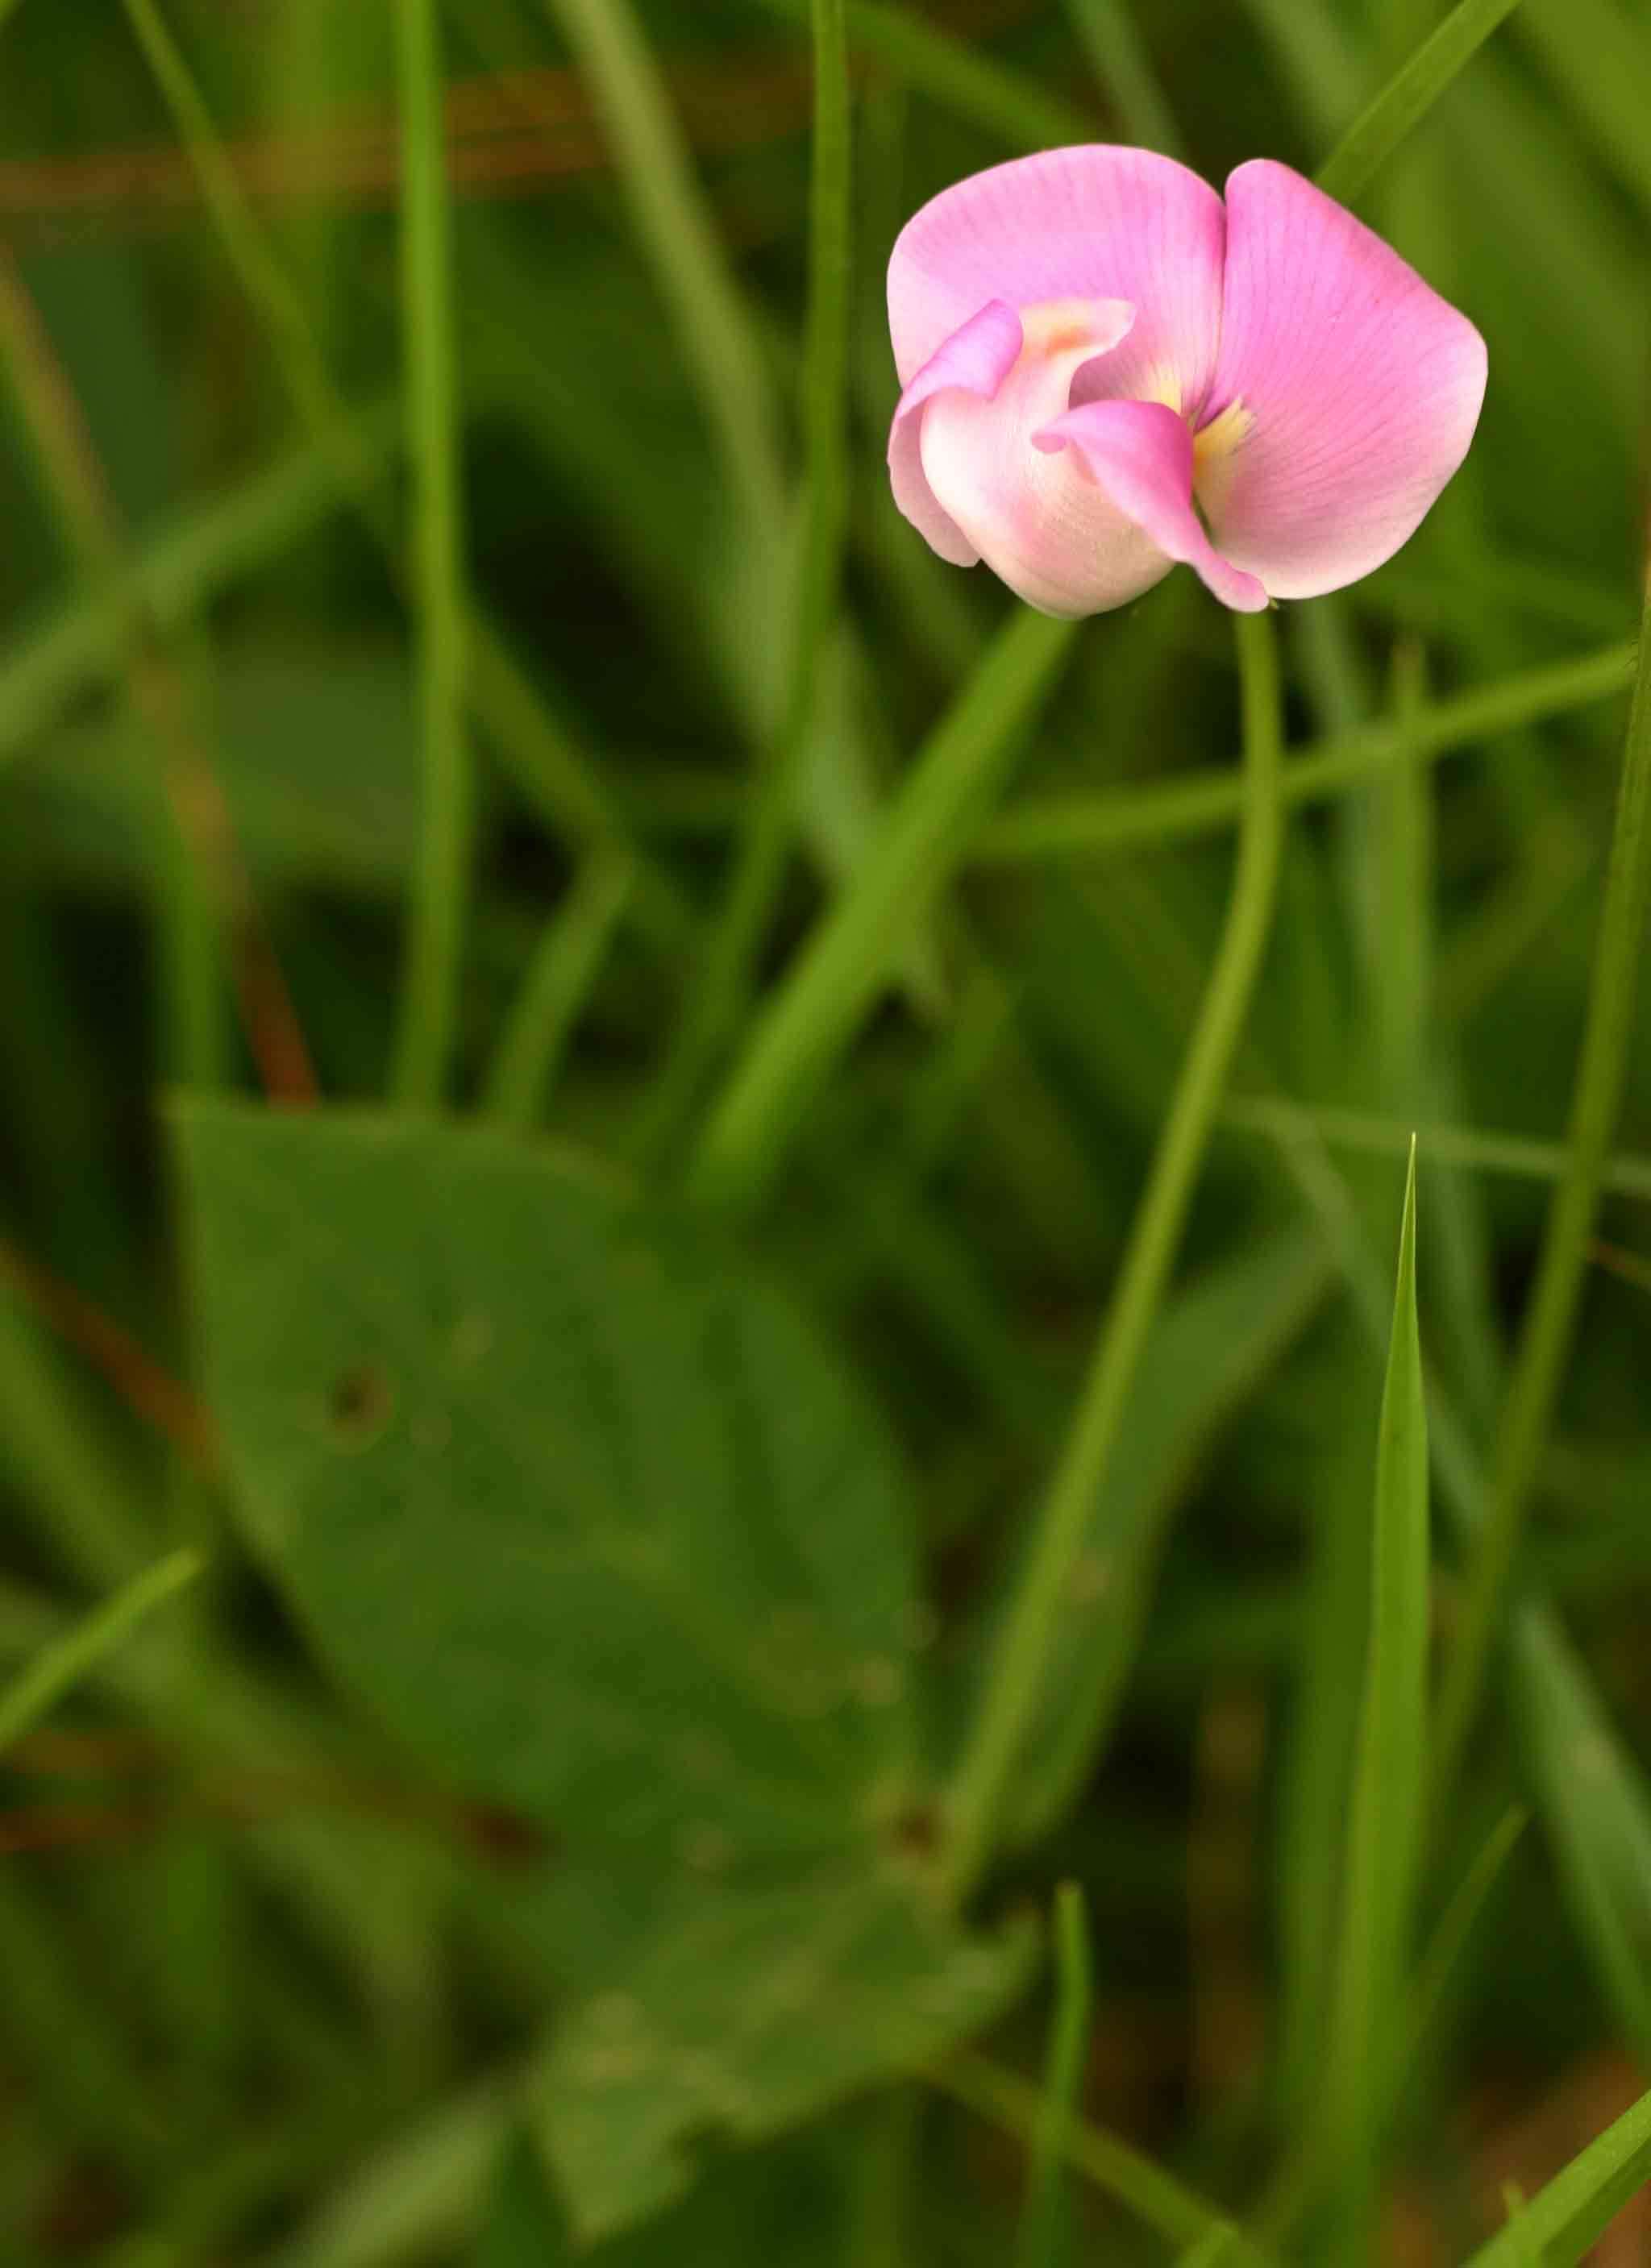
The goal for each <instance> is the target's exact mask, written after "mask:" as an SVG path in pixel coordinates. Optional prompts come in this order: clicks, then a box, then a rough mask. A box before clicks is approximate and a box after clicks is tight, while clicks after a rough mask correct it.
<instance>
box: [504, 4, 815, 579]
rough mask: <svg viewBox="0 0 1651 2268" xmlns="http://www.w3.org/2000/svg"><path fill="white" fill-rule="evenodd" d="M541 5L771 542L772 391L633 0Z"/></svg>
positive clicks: (777, 508)
mask: <svg viewBox="0 0 1651 2268" xmlns="http://www.w3.org/2000/svg"><path fill="white" fill-rule="evenodd" d="M544 4H545V9H546V12H547V13H548V14H549V15H550V16H552V17H553V18H555V19H556V21H557V22H558V23H559V24H560V26H561V27H562V30H563V33H564V35H565V37H566V39H567V41H568V44H569V46H570V47H571V48H572V50H573V53H574V55H575V58H576V60H577V61H578V63H579V69H580V71H581V73H582V74H583V76H584V77H585V79H586V83H587V85H589V87H590V90H591V95H592V99H593V101H594V103H595V105H596V107H597V110H598V112H599V114H600V115H601V122H602V125H603V129H604V130H605V131H606V133H607V136H608V141H609V142H610V143H611V144H612V146H613V151H614V155H615V160H616V170H617V173H618V178H619V184H620V188H621V189H622V190H623V194H624V196H625V198H626V201H627V202H628V203H629V204H630V209H631V214H632V217H633V220H634V222H635V225H636V229H637V233H638V236H639V237H640V239H641V240H642V242H643V244H644V245H645V247H647V249H648V251H649V253H650V254H651V256H652V268H653V273H654V276H655V277H656V279H657V280H658V283H659V285H660V291H661V292H662V293H663V294H664V296H665V298H666V299H667V302H668V303H669V306H670V308H671V313H672V314H673V316H674V320H675V323H676V329H677V335H678V337H679V338H680V340H681V342H682V351H683V354H684V356H685V357H686V358H687V362H688V367H689V372H690V373H691V374H692V376H693V379H694V381H695V384H696V385H697V387H698V390H699V396H700V403H701V407H702V409H703V411H704V416H705V418H706V421H707V423H709V424H710V426H711V431H712V433H713V434H714V435H715V437H716V439H717V442H718V445H719V447H720V449H721V451H722V455H723V459H724V461H725V463H726V466H727V468H728V474H729V477H730V479H731V480H732V482H733V486H734V488H735V490H736V491H737V492H738V494H739V495H740V497H741V499H742V501H743V504H744V505H745V509H746V512H747V513H748V517H749V519H750V520H751V522H752V525H753V527H755V528H756V529H758V530H761V531H762V532H763V534H769V535H771V534H773V533H774V532H775V531H776V530H777V529H778V527H779V525H780V523H781V521H782V519H783V518H784V514H785V478H784V473H783V469H782V457H781V449H780V431H779V418H778V412H777V409H776V406H775V401H774V398H773V388H772V386H771V385H770V379H769V374H768V369H767V365H766V363H765V361H764V358H763V350H762V344H761V342H760V340H759V339H758V337H757V335H756V331H755V327H754V325H753V324H752V322H751V320H750V318H749V316H748V313H747V312H746V309H745V306H744V305H743V303H742V301H741V297H740V292H739V289H738V287H737V285H736V284H735V283H734V280H733V275H732V273H731V271H730V269H729V266H728V263H727V261H726V259H725V258H724V257H723V254H722V249H721V247H720V245H719V241H718V238H717V232H716V228H715V226H714V225H713V222H712V219H711V210H710V206H709V203H708V202H707V200H706V198H705V197H704V195H703V193H702V192H701V190H700V188H699V185H698V182H697V180H696V179H695V175H694V166H693V159H692V157H691V155H690V152H689V146H688V143H687V140H686V138H685V136H683V133H682V129H681V127H680V125H679V124H678V122H677V119H676V114H675V113H674V110H673V109H672V107H671V103H670V99H669V96H668V95H667V92H666V88H665V85H664V82H663V79H662V78H661V76H660V70H659V68H658V66H657V65H656V63H654V60H653V57H652V53H651V52H650V50H649V48H648V44H647V42H646V40H645V39H644V37H643V34H642V31H641V27H640V26H639V25H638V21H637V18H636V16H635V13H634V12H633V11H632V9H631V8H630V4H629V0H544Z"/></svg>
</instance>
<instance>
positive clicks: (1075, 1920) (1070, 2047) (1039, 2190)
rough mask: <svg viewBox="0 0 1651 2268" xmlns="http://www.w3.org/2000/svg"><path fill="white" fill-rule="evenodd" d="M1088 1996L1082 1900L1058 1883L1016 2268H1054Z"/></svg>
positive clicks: (1073, 1887)
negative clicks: (1046, 2031) (1045, 2046)
mask: <svg viewBox="0 0 1651 2268" xmlns="http://www.w3.org/2000/svg"><path fill="white" fill-rule="evenodd" d="M1094 1991H1095V1980H1094V1976H1093V1971H1092V1964H1091V1961H1090V1955H1089V1936H1088V1930H1087V1925H1086V1922H1085V1919H1084V1903H1083V1892H1082V1891H1081V1890H1080V1889H1079V1887H1078V1885H1077V1884H1076V1883H1075V1882H1063V1883H1062V1884H1061V1885H1060V1887H1059V1889H1058V1890H1057V1891H1056V1893H1055V2025H1054V2029H1053V2031H1052V2033H1051V2034H1050V2046H1049V2064H1048V2068H1047V2069H1046V2071H1045V2073H1044V2075H1043V2117H1042V2119H1041V2121H1040V2123H1039V2126H1038V2132H1037V2139H1036V2145H1035V2147H1034V2149H1033V2154H1032V2165H1031V2170H1030V2172H1029V2174H1028V2181H1027V2194H1026V2203H1025V2205H1024V2206H1023V2207H1022V2209H1021V2234H1020V2241H1019V2243H1018V2245H1017V2247H1016V2251H1015V2261H1016V2268H1058V2263H1059V2261H1060V2258H1061V2247H1062V2227H1063V2217H1062V2207H1063V2204H1064V2195H1063V2190H1064V2183H1065V2159H1066V2153H1067V2148H1068V2135H1069V2133H1070V2130H1071V2127H1072V2111H1073V2106H1074V2104H1075V2103H1076V2102H1077V2101H1078V2098H1079V2095H1080V2090H1081V2088H1082V2085H1083V2068H1084V2053H1085V2050H1086V2049H1087V2045H1088V2041H1089V2012H1090V2007H1091V2004H1092V2002H1093V1999H1094Z"/></svg>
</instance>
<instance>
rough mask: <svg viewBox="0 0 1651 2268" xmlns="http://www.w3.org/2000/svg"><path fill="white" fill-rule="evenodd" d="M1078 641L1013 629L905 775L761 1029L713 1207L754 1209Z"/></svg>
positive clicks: (704, 1177) (707, 1167)
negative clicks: (737, 1202) (737, 1203)
mask: <svg viewBox="0 0 1651 2268" xmlns="http://www.w3.org/2000/svg"><path fill="white" fill-rule="evenodd" d="M1072 636H1073V628H1072V624H1071V623H1070V622H1055V621H1053V620H1051V619H1050V617H1049V616H1048V615H1036V614H1034V613H1033V612H1032V611H1031V610H1030V608H1019V609H1017V610H1016V612H1015V613H1014V614H1013V615H1011V616H1010V618H1009V621H1008V622H1007V624H1006V627H1005V629H1004V630H1003V631H1002V632H1001V633H1000V635H999V638H998V641H997V643H996V644H994V645H993V646H992V647H991V649H990V651H989V652H987V654H986V656H985V658H984V660H983V661H982V662H981V665H980V666H979V668H978V669H977V671H976V673H975V674H974V676H973V677H972V678H971V679H970V680H969V683H968V684H967V685H966V686H965V687H964V689H963V690H962V694H961V695H960V696H958V699H957V701H956V702H955V703H954V706H953V707H952V709H951V711H949V712H948V714H947V716H946V717H945V718H943V719H942V721H941V723H940V725H939V726H938V727H937V728H936V730H935V732H934V733H932V735H931V737H930V739H929V741H928V743H927V745H926V747H925V748H924V749H923V750H922V751H921V752H920V754H919V755H918V757H917V760H916V761H915V762H914V763H913V764H912V766H911V769H910V772H909V773H908V774H907V777H906V779H905V782H904V784H903V787H902V790H901V792H900V794H899V797H898V799H896V802H895V803H894V805H893V806H892V807H891V808H890V810H889V811H888V814H887V816H886V818H885V819H884V821H883V824H882V827H881V830H880V832H879V834H878V836H877V837H876V839H875V841H874V843H873V844H872V846H871V848H870V850H869V851H868V852H867V854H866V859H865V861H864V863H863V864H862V865H861V866H860V867H859V870H858V872H857V873H856V874H855V875H854V878H853V880H852V881H851V883H850V884H849V886H848V887H847V888H846V889H845V890H844V893H843V895H841V896H840V897H839V898H838V900H837V903H836V904H835V905H834V906H833V907H832V909H831V910H830V911H829V913H828V914H827V915H826V916H825V917H824V919H823V920H822V922H821V924H820V925H819V927H818V928H817V929H816V930H815V931H814V934H813V935H812V936H811V937H810V939H808V941H807V944H806V945H805V946H803V948H802V951H801V953H800V955H799V957H798V959H797V961H796V962H795V963H794V964H793V966H792V968H791V969H790V970H789V971H788V972H787V974H786V976H785V981H784V982H783V983H782V984H781V985H780V988H779V990H778V993H777V994H776V995H775V997H774V998H773V999H772V1000H770V1003H769V1004H768V1006H767V1007H766V1009H765V1010H764V1011H763V1014H762V1015H761V1016H760V1017H759V1018H758V1019H757V1020H756V1023H755V1027H754V1029H753V1031H752V1035H751V1037H750V1040H749V1042H748V1046H747V1048H746V1051H745V1054H744V1055H743V1057H741V1059H740V1061H739V1062H738V1063H736V1064H735V1065H734V1068H733V1073H732V1075H731V1076H730V1078H729V1079H728V1081H727V1083H726V1086H724V1088H723V1091H722V1094H721V1096H720V1099H719V1101H718V1103H717V1105H716V1107H715V1108H714V1109H713V1111H712V1113H711V1117H710V1120H709V1122H708V1123H707V1125H706V1128H705V1130H704V1134H703V1135H702V1137H701V1139H700V1143H699V1146H698V1150H697V1154H696V1157H695V1160H694V1163H693V1167H692V1169H691V1172H690V1177H689V1187H690V1189H691V1190H692V1193H693V1194H694V1195H695V1196H696V1197H698V1198H700V1199H701V1200H703V1201H705V1202H714V1203H729V1202H732V1201H733V1200H735V1199H738V1200H740V1201H741V1202H743V1203H746V1204H753V1203H755V1201H756V1200H757V1199H758V1198H759V1197H760V1196H761V1195H762V1193H763V1190H764V1189H766V1187H767V1185H768V1183H769V1182H770V1180H771V1179H772V1177H773V1175H775V1174H776V1172H777V1171H778V1167H779V1165H780V1162H781V1160H782V1158H783V1156H784V1154H785V1148H786V1145H787V1144H788V1142H789V1140H790V1138H791V1137H792V1133H793V1132H794V1131H795V1130H796V1128H797V1127H798V1125H799V1124H800V1121H801V1119H802V1116H803V1114H804V1113H805V1111H806V1110H807V1107H808V1105H809V1103H810V1102H811V1101H813V1099H814V1096H815V1095H816V1094H818V1092H819V1090H820V1087H821V1086H822V1084H823V1083H824V1081H825V1079H826V1078H827V1076H828V1074H829V1070H830V1067H831V1064H832V1063H833V1061H834V1060H835V1059H836V1057H837V1055H838V1054H839V1053H840V1052H841V1051H842V1049H844V1047H845V1046H846V1045H847V1044H848V1042H849V1041H850V1040H851V1037H852V1036H853V1034H854V1032H855V1030H856V1028H857V1027H858V1026H859V1021H860V1020H861V1018H862V1017H863V1016H864V1015H865V1013H866V1010H867V1009H868V1008H869V1006H870V1005H871V1003H872V1001H873V999H874V998H875V997H876V995H877V993H878V991H879V990H880V989H881V986H882V985H883V983H885V981H886V980H887V978H888V975H889V972H890V970H891V968H893V967H894V966H895V965H896V962H897V961H898V959H899V956H900V954H901V951H902V949H903V946H905V944H906V943H907V942H908V941H909V940H910V938H911V936H912V934H913V933H914V932H915V930H916V928H917V927H918V923H919V921H920V919H921V917H922V915H923V912H924V910H925V908H926V907H927V906H928V905H930V904H931V903H932V901H933V899H934V897H935V896H936V895H937V894H938V893H939V891H940V889H941V888H942V887H943V886H944V884H945V883H946V881H947V879H948V877H949V876H950V874H951V873H952V870H953V867H954V864H955V862H956V859H957V857H958V854H959V851H960V850H961V848H962V843H964V841H965V840H966V839H967V836H968V831H969V828H970V826H971V825H972V824H973V823H974V822H975V821H976V820H977V816H978V814H979V812H980V809H981V807H982V806H983V805H984V804H985V803H986V802H988V801H989V800H990V799H991V794H992V792H993V790H994V789H995V787H996V786H997V784H998V782H999V780H1000V779H1001V777H1003V775H1004V773H1005V772H1006V770H1007V769H1008V767H1009V765H1010V764H1011V762H1013V760H1014V758H1015V757H1016V756H1017V755H1019V754H1020V753H1021V747H1022V745H1023V741H1024V736H1025V733H1026V728H1027V726H1028V724H1029V722H1030V719H1031V718H1032V717H1033V715H1034V714H1035V713H1036V709H1037V707H1038V705H1039V703H1041V702H1042V701H1043V699H1044V698H1045V697H1046V696H1047V695H1048V694H1049V692H1050V690H1051V689H1052V687H1053V684H1054V681H1055V677H1056V674H1057V673H1058V670H1059V668H1060V666H1061V664H1062V663H1063V662H1064V661H1065V658H1066V656H1067V654H1068V653H1069V652H1070V651H1071V648H1072Z"/></svg>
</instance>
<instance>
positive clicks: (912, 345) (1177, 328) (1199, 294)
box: [888, 143, 1226, 416]
mask: <svg viewBox="0 0 1651 2268" xmlns="http://www.w3.org/2000/svg"><path fill="white" fill-rule="evenodd" d="M1225 242H1226V225H1225V221H1224V218H1223V215H1222V211H1221V201H1220V197H1218V196H1217V195H1216V194H1215V192H1214V190H1213V189H1212V188H1211V187H1210V185H1209V183H1208V182H1207V181H1205V180H1200V179H1199V177H1198V174H1196V173H1190V172H1189V171H1188V170H1187V168H1186V167H1185V166H1178V165H1176V162H1175V160H1174V159H1173V158H1161V157H1159V156H1158V155H1156V153H1155V152H1153V151H1150V150H1125V149H1119V148H1116V147H1114V146H1112V145H1111V144H1105V143H1095V144H1087V145H1083V146H1080V147H1079V148H1076V149H1071V150H1046V151H1042V152H1041V153H1040V154H1039V155H1038V156H1036V157H1034V158H1016V159H1014V160H1013V162H1012V163H1011V164H1009V165H1006V166H992V167H991V169H990V170H989V171H988V172H986V173H976V174H974V175H972V176H971V177H970V178H969V180H965V181H960V182H958V183H957V185H956V186H955V188H949V189H946V190H943V191H942V192H941V194H940V195H939V196H938V197H935V198H933V199H932V200H931V202H930V203H928V204H926V205H925V206H924V207H923V209H922V210H921V211H920V212H918V214H916V215H915V216H914V217H913V218H912V219H911V220H910V221H908V223H907V224H906V225H905V227H904V228H903V230H902V232H901V233H900V236H899V239H898V240H897V241H896V245H895V248H894V253H893V255H892V257H891V258H890V260H889V262H888V323H889V329H890V332H891V333H892V335H893V338H894V346H895V361H896V365H898V368H899V372H900V379H901V383H902V385H904V384H905V383H906V382H907V381H908V380H909V379H910V378H911V377H912V376H913V375H914V373H915V372H918V370H920V369H921V368H922V366H923V365H924V364H925V362H927V361H928V359H929V357H930V356H931V355H932V354H933V353H934V352H935V350H936V349H937V348H939V347H940V345H941V343H942V342H944V341H945V340H946V339H947V338H949V337H950V336H951V335H952V333H953V332H954V331H955V330H957V329H958V328H959V327H960V326H961V325H962V324H963V323H965V322H967V321H968V320H969V317H970V316H971V315H972V314H974V313H975V312H976V310H977V308H979V307H982V306H984V305H985V304H986V302H987V301H988V300H990V299H1004V300H1006V301H1007V302H1008V303H1009V305H1010V306H1013V307H1028V306H1036V305H1037V304H1039V303H1040V302H1042V301H1045V300H1050V299H1072V298H1083V299H1128V300H1129V301H1131V303H1132V305H1133V306H1135V308H1136V310H1137V320H1136V325H1135V328H1134V330H1133V332H1132V333H1131V336H1130V339H1129V342H1128V345H1127V347H1126V348H1125V349H1124V350H1123V351H1122V352H1121V353H1119V354H1118V355H1117V357H1115V358H1114V359H1113V361H1112V362H1110V363H1109V365H1108V366H1107V371H1106V375H1105V384H1106V390H1107V392H1108V393H1109V394H1142V395H1147V396H1151V397H1152V398H1153V399H1156V400H1160V401H1172V402H1173V404H1174V406H1175V407H1176V408H1177V409H1183V410H1185V411H1186V412H1187V414H1188V415H1190V416H1191V415H1196V413H1197V412H1198V409H1200V408H1201V406H1202V404H1203V401H1204V398H1205V392H1206V391H1207V388H1208V386H1209V382H1210V379H1211V376H1212V372H1213V371H1214V367H1215V359H1216V350H1217V346H1218V343H1219V341H1220V322H1221V262H1222V255H1223V251H1224V247H1225ZM1080 394H1081V388H1080Z"/></svg>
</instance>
